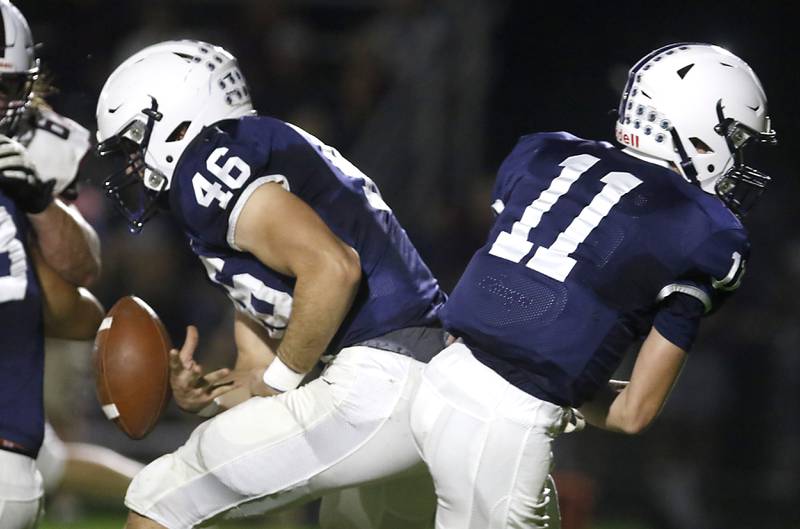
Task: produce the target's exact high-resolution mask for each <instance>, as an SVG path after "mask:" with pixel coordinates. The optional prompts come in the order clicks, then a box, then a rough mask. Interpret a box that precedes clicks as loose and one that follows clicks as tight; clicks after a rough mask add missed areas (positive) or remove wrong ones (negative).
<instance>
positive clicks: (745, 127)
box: [616, 43, 776, 216]
mask: <svg viewBox="0 0 800 529" xmlns="http://www.w3.org/2000/svg"><path fill="white" fill-rule="evenodd" d="M766 111H767V100H766V95H765V94H764V90H763V88H762V86H761V83H760V81H759V80H758V78H757V77H756V75H755V73H753V71H752V69H750V67H749V66H748V65H747V64H746V63H745V62H744V61H742V60H741V59H739V58H738V57H736V56H735V55H733V54H731V53H730V52H728V51H726V50H724V49H722V48H719V47H717V46H712V45H710V44H698V43H678V44H671V45H669V46H664V47H663V48H659V49H658V50H655V51H653V52H651V53H650V54H648V55H647V56H645V57H644V58H643V59H641V60H640V61H639V62H637V63H636V65H634V67H633V68H631V70H630V72H629V76H628V82H627V84H626V86H625V90H624V91H623V94H622V99H621V101H620V107H619V119H618V121H617V124H616V136H617V140H618V141H619V142H620V143H621V144H623V145H624V146H626V147H627V148H629V149H631V150H632V151H636V152H639V153H641V154H645V155H648V156H651V157H653V158H656V159H658V160H662V161H665V162H668V163H669V164H670V165H671V166H673V167H675V168H676V169H677V171H678V172H679V173H680V174H681V175H682V176H683V177H684V179H686V180H687V181H688V182H690V183H692V184H695V185H697V186H698V187H700V188H701V189H703V190H704V191H706V192H707V193H710V194H716V195H717V196H718V197H719V198H720V199H721V200H722V201H723V202H724V203H725V204H726V205H727V206H728V207H729V208H730V209H731V210H732V211H733V212H734V213H735V214H736V215H738V216H743V215H744V214H745V213H746V212H747V210H749V209H750V207H752V205H753V204H754V203H755V201H756V199H757V198H758V196H760V194H761V193H762V192H763V190H764V188H765V186H766V185H767V183H768V182H769V180H770V178H769V177H768V176H767V175H765V174H763V173H761V172H760V171H758V170H756V169H754V168H752V167H749V166H747V165H745V164H744V158H743V150H744V149H745V147H748V146H750V145H753V144H758V143H760V144H768V145H774V144H775V143H776V135H775V132H774V131H773V130H772V128H771V123H770V119H769V117H768V115H767V113H766Z"/></svg>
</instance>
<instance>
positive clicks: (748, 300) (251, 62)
mask: <svg viewBox="0 0 800 529" xmlns="http://www.w3.org/2000/svg"><path fill="white" fill-rule="evenodd" d="M15 4H16V5H17V6H18V7H19V8H20V9H21V10H22V12H23V13H24V14H25V16H26V17H27V19H28V20H29V22H30V24H31V29H32V31H33V35H34V39H35V41H36V42H39V43H41V47H40V49H39V56H40V57H41V59H42V62H43V65H44V67H45V69H46V71H47V72H48V74H49V75H50V76H51V79H52V81H53V83H54V85H55V86H56V87H58V92H57V93H55V94H54V95H53V96H52V97H50V102H51V103H52V105H53V107H54V108H55V109H56V110H57V111H58V112H60V113H62V114H64V115H66V116H69V117H71V118H73V119H75V120H76V121H78V122H80V123H82V124H83V125H84V126H86V127H88V128H90V129H92V131H94V108H95V103H96V97H97V94H98V93H99V91H100V88H101V87H102V84H103V83H104V81H105V78H106V76H107V75H108V74H109V73H110V72H111V71H112V70H113V68H114V67H116V65H118V64H119V63H120V62H121V61H122V60H123V59H124V58H126V57H127V56H128V55H130V54H131V53H133V52H134V51H137V50H138V49H140V48H142V47H144V46H146V45H149V44H152V43H155V42H158V41H161V40H167V39H173V38H182V37H188V38H197V39H202V40H208V41H210V42H213V43H216V44H219V45H222V46H224V47H226V48H227V49H228V50H229V51H231V52H232V53H233V54H234V55H236V56H237V57H238V59H239V62H240V65H241V68H242V71H243V73H244V74H245V76H246V77H247V79H248V81H249V83H250V87H251V93H252V96H253V101H254V105H255V107H256V108H257V109H258V110H259V112H260V113H262V114H268V115H272V116H275V117H278V118H281V119H284V120H287V121H290V122H293V123H295V124H297V125H299V126H301V127H303V128H305V129H306V130H308V131H309V132H311V133H312V134H314V135H316V136H318V137H319V138H320V139H322V140H323V141H324V142H326V143H328V144H330V145H333V146H335V147H337V148H338V149H339V151H340V152H342V153H343V154H344V155H345V156H346V157H347V158H348V159H349V160H350V161H352V162H353V163H354V164H356V165H357V166H358V167H359V168H361V169H362V170H363V171H364V172H365V173H367V174H368V175H370V176H371V178H372V179H373V180H375V182H376V183H377V184H378V185H379V186H380V188H381V190H382V193H383V196H384V198H385V199H386V201H387V202H388V203H389V204H390V205H391V206H392V207H393V209H394V211H395V213H396V214H397V216H398V218H399V219H400V221H401V223H402V224H403V225H404V226H405V228H406V229H407V231H408V232H409V235H410V236H411V239H412V240H413V241H414V243H415V244H416V245H417V247H418V248H419V250H420V252H421V253H422V255H423V257H424V258H425V259H426V260H427V262H428V264H429V266H430V267H431V268H432V269H433V271H434V273H435V274H436V275H437V277H438V278H439V280H440V282H441V283H442V285H443V286H444V287H445V289H446V290H448V291H449V290H450V289H452V287H453V286H454V284H455V281H456V280H457V279H458V277H459V274H460V273H461V271H462V269H463V267H464V266H465V264H466V262H467V260H468V259H469V257H470V256H471V254H472V253H473V252H474V251H475V250H476V249H477V248H478V247H479V246H480V245H481V244H482V243H483V239H484V236H485V234H486V232H487V228H488V225H489V222H490V219H491V215H490V212H489V208H488V205H489V202H488V194H489V191H490V189H491V185H492V181H493V177H494V171H495V170H496V168H497V167H498V166H499V163H500V162H501V160H502V159H503V157H504V156H505V154H507V153H508V152H509V151H510V150H511V148H512V147H513V145H514V143H515V141H516V139H517V138H518V137H519V136H520V135H523V134H526V133H529V132H536V131H553V130H566V131H570V132H572V133H574V134H576V135H578V136H582V137H587V138H592V139H606V140H609V141H610V140H612V138H613V134H612V132H613V116H612V115H610V114H609V111H610V110H611V109H613V108H616V106H617V101H618V97H619V93H620V91H621V88H622V86H623V84H624V80H625V76H626V72H627V70H628V68H630V66H631V65H632V64H633V63H634V62H636V60H638V59H639V58H640V57H641V56H643V55H644V54H645V53H647V52H649V51H650V50H651V49H654V48H656V47H659V46H661V45H664V44H667V43H670V42H674V41H701V42H712V43H716V44H720V45H723V46H725V47H727V48H728V49H730V50H731V51H733V52H734V53H736V54H737V55H739V56H740V57H742V58H743V59H744V60H746V61H747V62H749V63H750V64H751V65H752V66H753V68H754V69H755V70H756V72H757V73H758V75H759V76H760V78H761V80H762V82H763V84H764V87H765V89H766V91H767V94H768V97H769V101H770V106H771V112H770V113H771V115H772V118H773V124H774V127H775V128H776V130H777V131H778V133H779V138H780V145H779V146H778V148H776V149H771V151H772V152H766V153H764V157H763V159H760V160H758V167H759V168H761V169H763V170H765V171H766V172H767V173H768V174H771V175H773V177H774V182H773V185H772V187H771V188H770V190H769V191H768V193H767V194H766V195H765V196H764V197H763V198H762V202H761V204H760V205H759V207H758V208H756V210H755V211H754V212H753V213H752V214H751V215H750V216H749V217H748V218H747V219H746V225H747V227H748V229H749V230H750V233H751V236H752V242H753V257H752V260H751V261H750V262H749V263H748V271H747V277H746V280H745V282H744V285H743V287H742V288H741V290H740V292H739V293H738V294H737V295H736V296H735V297H734V298H733V299H732V300H731V302H729V303H728V304H727V306H726V307H725V309H724V310H722V311H721V312H720V313H718V314H715V315H714V316H712V317H710V318H709V319H708V321H707V322H706V324H705V327H704V329H703V331H702V333H701V336H700V338H699V339H698V341H697V345H696V347H695V349H694V350H693V352H692V353H691V358H690V360H689V362H688V364H687V368H686V370H685V371H684V373H683V375H682V377H681V380H680V381H679V383H678V386H677V387H676V389H675V391H674V393H673V395H672V397H671V399H670V401H669V402H668V404H667V407H666V409H665V410H664V412H663V415H662V417H661V418H660V419H659V420H658V421H657V423H656V424H655V425H654V426H653V427H652V428H651V429H649V430H648V431H647V432H646V433H644V434H643V435H641V436H638V437H636V438H625V437H623V436H621V435H613V434H609V433H603V432H599V431H596V430H591V429H590V430H588V431H585V432H583V433H581V434H578V435H569V436H563V437H562V438H560V439H559V440H558V441H557V442H556V445H555V460H556V468H555V473H556V477H557V482H558V483H559V487H560V493H561V499H562V509H563V511H564V526H565V528H579V527H582V528H600V527H608V528H610V527H615V528H617V527H619V528H621V527H625V528H629V529H645V528H648V529H678V528H686V527H692V528H693V529H706V528H710V529H716V528H726V529H730V528H753V527H770V528H798V527H800V512H799V511H798V509H797V506H798V505H800V354H798V351H797V345H798V344H800V326H798V315H799V314H800V311H799V310H798V308H799V307H798V305H800V300H799V298H798V296H797V295H796V293H797V292H799V291H800V235H798V233H797V231H795V229H796V227H797V226H799V225H800V223H798V213H797V207H796V206H795V200H796V198H795V197H798V196H800V193H799V191H800V186H799V185H798V178H797V162H796V159H795V156H794V152H793V146H795V145H796V144H797V139H798V138H797V135H798V128H797V123H799V122H800V121H798V105H797V104H796V102H795V98H796V97H797V95H798V93H800V82H798V71H800V62H799V61H798V52H800V45H799V43H798V42H799V41H798V37H797V34H796V33H794V28H793V26H792V25H791V24H790V21H791V20H793V17H792V16H791V15H790V8H789V3H770V2H762V3H759V4H758V5H756V4H755V3H754V4H752V5H751V4H749V3H747V4H742V5H739V6H737V5H736V4H735V3H726V4H724V6H723V4H711V3H708V4H702V3H692V4H686V5H682V4H681V3H676V2H671V3H668V4H664V3H658V4H656V3H651V4H643V3H634V2H624V3H623V2H620V3H615V2H597V3H592V2H560V3H555V2H552V3H551V2H547V3H545V2H533V1H524V0H520V1H510V0H372V1H369V0H284V1H269V0H262V1H256V0H226V1H222V0H194V1H189V0H158V1H155V0H138V1H127V0H125V1H123V0H117V1H113V2H110V1H108V0H105V1H103V0H61V1H55V0H18V1H15ZM556 4H558V5H556ZM108 172H109V168H108V167H107V166H106V165H105V164H104V163H103V162H101V161H100V160H98V159H97V158H95V157H94V156H92V155H89V156H88V157H87V159H86V161H85V163H84V170H83V174H82V178H83V179H84V180H85V181H84V183H83V187H82V191H81V196H80V197H79V200H78V202H77V204H78V206H79V207H80V209H81V210H82V211H83V213H84V214H85V216H86V217H87V218H88V219H89V220H90V221H91V222H92V223H93V224H94V226H95V227H96V229H97V230H98V232H99V233H100V235H101V237H102V242H103V258H104V275H103V278H102V280H101V281H100V283H99V284H98V285H97V287H96V288H95V289H94V290H95V292H96V293H97V295H98V296H99V298H100V299H101V301H102V302H103V303H104V304H105V305H106V306H107V307H110V306H111V305H112V304H113V303H114V302H115V301H116V300H117V299H118V298H119V297H120V296H122V295H125V294H129V293H134V294H136V295H138V296H140V297H142V298H144V299H145V300H146V301H148V302H149V303H150V304H151V305H152V306H153V307H154V308H155V309H156V311H157V312H158V313H159V314H160V315H161V317H162V319H163V320H164V322H165V323H166V325H167V327H168V329H169V331H170V334H171V335H172V338H173V341H174V342H175V343H176V344H177V343H181V342H182V340H183V335H184V328H185V326H186V325H187V324H189V323H193V324H196V325H198V327H199V328H200V335H201V346H200V351H199V356H200V358H201V359H202V361H203V363H204V364H205V365H206V366H207V367H209V368H212V367H219V366H223V365H225V364H229V363H230V362H231V361H232V358H233V345H232V332H231V331H232V318H231V316H232V310H231V307H230V305H229V302H228V301H227V299H226V298H225V297H224V296H223V295H222V293H220V292H218V291H217V290H216V289H215V288H213V287H212V286H211V285H210V284H209V283H207V282H206V280H205V276H204V273H203V270H202V267H201V266H200V264H199V262H198V261H197V260H196V259H195V258H194V257H193V255H192V254H191V253H190V252H189V248H188V245H187V243H186V241H185V239H184V238H183V236H182V235H181V234H180V233H179V232H178V231H177V230H176V229H175V228H173V227H172V225H171V224H170V222H169V215H168V213H166V212H165V213H164V214H162V215H160V216H159V217H158V218H156V219H155V220H153V221H151V222H150V223H149V224H148V225H147V226H146V227H145V229H144V231H143V232H142V233H141V234H140V235H137V236H133V235H130V234H128V233H127V229H126V227H125V225H124V223H123V222H122V221H121V219H120V217H118V216H117V215H116V214H115V213H114V211H112V209H111V208H110V202H106V201H105V199H104V198H103V197H102V195H101V194H100V192H99V191H98V189H97V187H95V186H96V184H97V183H98V182H101V181H102V179H103V178H104V176H106V175H107V174H108ZM51 356H55V355H51ZM72 356H74V357H77V361H74V360H75V359H74V358H73V361H72V362H68V363H67V365H66V367H61V364H59V360H62V361H63V360H64V357H65V355H60V357H58V358H50V357H49V358H48V374H47V376H48V377H49V379H48V380H49V381H48V383H47V387H48V403H49V413H50V416H51V420H52V421H53V422H54V424H55V426H56V428H57V429H58V430H59V432H60V433H61V434H62V436H63V437H64V438H65V439H68V440H77V441H92V442H96V443H98V444H102V445H105V446H108V447H111V448H113V449H115V450H117V451H119V452H121V453H123V454H125V455H128V456H130V457H132V458H134V459H137V460H140V461H143V462H147V461H150V460H152V459H153V458H155V457H157V456H158V455H160V454H162V453H165V452H167V451H171V450H173V449H175V448H176V447H177V446H179V445H180V444H181V443H182V442H183V441H184V440H185V439H186V438H187V436H188V434H189V432H190V431H191V430H192V429H193V428H194V426H195V425H196V424H197V421H196V420H195V419H193V418H192V417H189V416H187V415H186V414H183V413H181V412H180V411H179V410H177V409H175V408H174V407H173V408H170V409H169V410H168V413H167V415H166V417H165V418H164V420H163V421H162V423H161V424H160V425H159V426H158V427H157V428H156V430H155V431H154V432H153V433H152V434H151V435H150V436H149V437H148V438H146V439H145V440H142V441H136V442H134V441H130V440H128V439H127V438H126V437H124V435H123V434H122V433H121V432H120V431H118V430H117V429H116V428H115V427H114V425H113V424H111V423H109V422H107V421H106V420H105V418H104V417H103V415H102V413H101V412H100V409H99V406H98V405H97V403H96V400H95V396H94V384H93V378H92V373H91V369H90V358H89V356H88V353H87V352H85V351H83V352H79V353H74V354H73V355H72ZM625 368H626V366H623V372H622V373H621V376H626V374H625V372H624V369H625ZM627 368H628V369H629V366H627ZM120 504H121V501H120V502H112V503H111V504H98V503H97V502H91V501H90V502H86V501H84V500H82V499H80V498H78V497H73V496H69V495H62V496H61V497H59V498H55V499H53V501H51V503H50V507H49V510H50V515H49V516H50V522H49V523H50V524H52V525H51V526H52V527H62V526H67V525H64V524H68V523H70V521H71V522H72V523H75V524H78V525H75V526H84V527H85V526H86V525H85V524H84V525H81V521H80V520H82V517H83V516H85V515H86V514H87V513H90V512H92V510H93V509H98V508H99V509H106V510H110V512H111V513H112V516H117V517H118V518H119V519H121V517H120V515H119V514H118V512H120V511H121V509H120ZM314 509H315V506H314V505H313V504H312V505H310V506H307V507H305V508H304V509H303V510H301V511H298V512H297V513H295V514H294V519H295V520H297V521H298V523H306V524H307V525H309V526H313V520H314ZM115 513H116V514H115ZM69 526H70V527H72V526H73V525H69ZM254 527H255V526H254Z"/></svg>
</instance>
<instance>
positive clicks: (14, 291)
mask: <svg viewBox="0 0 800 529" xmlns="http://www.w3.org/2000/svg"><path fill="white" fill-rule="evenodd" d="M4 253H7V254H8V260H9V263H10V266H9V275H7V276H3V277H0V303H4V302H6V301H14V300H19V299H25V291H26V290H27V288H28V260H27V259H26V257H25V246H23V244H22V242H21V241H20V240H19V239H17V227H16V225H15V224H14V219H12V218H11V215H9V214H8V211H6V208H4V207H2V206H0V254H4Z"/></svg>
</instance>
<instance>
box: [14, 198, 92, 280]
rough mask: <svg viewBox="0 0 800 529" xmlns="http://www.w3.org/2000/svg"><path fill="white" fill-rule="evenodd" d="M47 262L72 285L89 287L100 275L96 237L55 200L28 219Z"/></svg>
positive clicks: (84, 222) (90, 228) (76, 216)
mask: <svg viewBox="0 0 800 529" xmlns="http://www.w3.org/2000/svg"><path fill="white" fill-rule="evenodd" d="M28 217H29V219H30V221H31V225H32V226H33V229H34V231H35V233H36V240H37V246H38V248H39V251H40V252H41V254H42V257H43V258H44V260H45V262H46V263H47V264H48V265H49V266H50V267H51V268H53V269H54V270H55V271H56V272H57V273H58V274H59V275H60V276H61V277H62V278H63V279H65V280H66V281H69V282H70V283H72V284H73V285H77V286H88V285H90V284H91V283H92V282H94V281H95V280H96V279H97V277H98V276H99V275H100V242H99V239H98V237H97V233H96V232H95V231H94V229H93V228H92V227H91V226H90V225H89V223H88V222H86V220H84V218H83V217H81V215H80V214H79V213H77V211H75V210H73V209H72V208H70V207H68V206H66V205H64V204H63V203H62V202H61V201H59V200H55V201H54V202H53V203H52V204H50V205H49V206H48V207H47V209H45V210H44V211H42V212H41V213H37V214H32V215H29V216H28Z"/></svg>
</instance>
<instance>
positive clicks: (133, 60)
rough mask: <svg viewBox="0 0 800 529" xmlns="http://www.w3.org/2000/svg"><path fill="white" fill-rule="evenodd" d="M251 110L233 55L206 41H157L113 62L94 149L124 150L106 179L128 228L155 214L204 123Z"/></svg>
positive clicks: (106, 152) (100, 104) (100, 106)
mask: <svg viewBox="0 0 800 529" xmlns="http://www.w3.org/2000/svg"><path fill="white" fill-rule="evenodd" d="M252 113H253V107H252V105H251V103H250V96H249V91H248V88H247V84H246V82H245V80H244V77H243V76H242V74H241V72H239V68H238V65H237V63H236V59H235V58H234V57H233V56H232V55H231V54H230V53H228V52H227V51H225V50H224V49H222V48H219V47H216V46H213V45H211V44H207V43H204V42H199V41H192V40H182V41H167V42H162V43H160V44H155V45H153V46H149V47H147V48H145V49H143V50H141V51H139V52H138V53H136V54H134V55H133V56H131V57H130V58H129V59H127V60H126V61H125V62H123V63H122V64H121V65H120V66H118V67H117V69H116V70H115V71H114V72H113V73H112V74H111V76H109V78H108V80H107V81H106V84H105V86H104V87H103V90H102V91H101V93H100V98H99V101H98V104H97V128H98V130H97V140H98V148H97V151H98V154H100V155H101V156H106V155H112V154H117V155H122V162H121V165H122V168H121V169H120V170H119V171H117V172H115V173H114V174H112V175H111V176H109V177H108V178H107V179H106V181H105V184H104V185H105V189H106V193H107V194H108V195H109V197H110V198H112V200H114V202H115V204H116V205H117V208H118V209H120V211H121V212H122V213H123V215H124V216H125V217H126V218H127V219H128V221H129V224H130V229H131V231H133V232H138V231H140V230H141V229H142V226H143V224H144V222H146V221H147V219H149V218H150V217H152V216H153V215H154V214H155V212H156V211H157V209H156V204H157V202H159V197H162V196H165V194H166V193H167V191H168V190H169V188H170V185H171V182H172V176H173V173H174V171H175V168H176V167H177V164H178V161H179V160H180V158H181V156H182V154H183V152H184V150H185V149H186V147H188V145H189V144H190V143H191V142H192V140H193V139H194V138H195V137H197V135H198V134H199V133H200V132H201V131H202V130H203V129H204V128H205V127H207V126H210V125H212V124H214V123H216V122H218V121H222V120H224V119H234V118H238V117H241V116H244V115H248V114H252ZM132 189H138V190H139V193H138V194H136V193H132Z"/></svg>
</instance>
